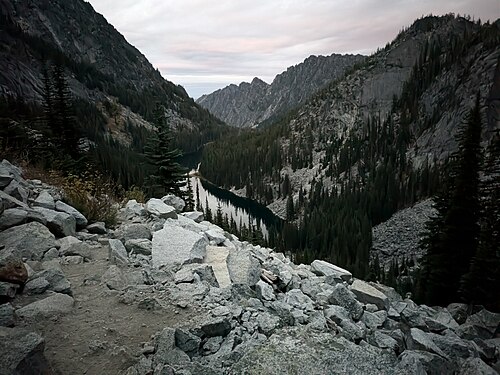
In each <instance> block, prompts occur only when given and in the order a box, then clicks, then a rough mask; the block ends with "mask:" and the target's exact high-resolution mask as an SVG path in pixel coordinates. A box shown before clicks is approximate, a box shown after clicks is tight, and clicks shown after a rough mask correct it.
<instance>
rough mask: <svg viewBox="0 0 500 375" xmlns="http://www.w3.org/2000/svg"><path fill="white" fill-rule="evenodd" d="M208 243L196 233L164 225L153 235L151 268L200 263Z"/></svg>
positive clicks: (167, 224)
mask: <svg viewBox="0 0 500 375" xmlns="http://www.w3.org/2000/svg"><path fill="white" fill-rule="evenodd" d="M207 245H208V241H207V239H206V238H205V237H203V236H202V235H200V234H198V233H194V232H192V231H189V230H187V229H184V228H180V227H177V226H174V225H171V224H169V223H168V222H167V223H165V226H164V227H163V229H161V230H159V231H157V232H155V233H154V234H153V248H152V251H151V254H152V257H153V266H154V267H155V268H160V267H162V266H166V265H171V264H185V263H201V262H202V261H203V259H204V258H205V254H206V251H207V250H206V248H207Z"/></svg>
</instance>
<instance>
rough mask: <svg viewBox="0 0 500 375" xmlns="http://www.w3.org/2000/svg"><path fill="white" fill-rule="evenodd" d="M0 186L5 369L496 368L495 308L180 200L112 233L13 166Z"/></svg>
mask: <svg viewBox="0 0 500 375" xmlns="http://www.w3.org/2000/svg"><path fill="white" fill-rule="evenodd" d="M0 177H1V178H0V183H1V189H2V190H1V191H0V198H1V199H0V225H1V229H0V245H1V246H0V338H1V340H0V374H40V373H43V374H67V373H71V374H103V373H105V374H110V375H111V374H130V375H132V374H133V375H139V374H140V375H146V374H153V375H159V374H165V373H167V374H174V375H175V374H186V373H189V374H193V375H198V374H200V375H201V374H204V375H205V374H214V375H215V374H263V375H264V374H269V375H271V374H283V373H286V374H302V373H311V374H318V375H319V374H321V375H327V374H353V375H354V374H368V375H369V374H373V375H380V374H387V375H389V374H391V375H392V374H401V375H402V374H405V375H407V374H410V375H411V374H415V375H416V374H424V373H427V374H440V375H446V374H458V375H474V374H495V373H496V372H497V371H498V370H499V369H500V362H499V354H500V352H499V351H500V342H499V338H498V337H497V336H498V332H499V329H500V315H499V314H494V313H491V312H489V311H487V310H485V309H481V308H477V309H475V310H472V311H471V310H470V309H468V306H466V305H462V304H451V305H449V306H447V307H445V308H444V307H429V306H424V305H421V306H419V305H417V304H415V303H414V302H413V301H412V300H411V299H408V298H407V299H403V298H402V297H401V296H400V295H398V294H397V293H396V292H395V291H394V290H393V289H392V288H389V287H386V286H384V285H382V284H377V283H367V282H364V281H362V280H360V279H356V278H353V277H352V275H351V273H350V272H349V271H347V270H345V269H342V268H340V267H337V266H335V265H333V264H330V263H327V262H324V261H319V260H315V261H314V262H312V263H311V264H310V265H304V264H301V265H297V264H294V263H293V262H291V261H290V259H288V258H287V257H285V256H284V255H283V254H281V253H276V252H274V251H273V250H271V249H267V248H262V247H260V246H252V245H250V244H248V243H246V242H240V241H239V240H238V238H236V237H235V236H234V235H232V234H230V233H227V232H225V231H224V230H222V229H221V228H219V227H217V226H216V225H213V224H211V223H209V222H207V221H203V215H202V214H201V213H199V212H182V211H183V208H184V202H183V201H182V199H180V198H177V197H174V196H166V197H163V198H162V199H154V198H153V199H151V200H149V201H148V202H147V203H146V204H140V203H137V202H136V201H133V200H131V201H128V202H127V204H126V205H125V206H124V207H123V208H121V209H120V212H119V218H120V220H119V224H118V226H117V227H116V228H114V229H111V228H106V227H105V226H104V225H103V224H102V223H91V224H90V223H88V222H87V220H86V219H85V217H84V216H83V215H82V214H81V213H79V212H78V211H77V210H75V209H74V208H73V207H71V206H68V205H66V204H64V203H63V202H62V201H61V196H60V195H59V194H60V193H59V192H58V189H56V188H54V187H53V186H50V185H47V184H44V183H43V182H41V181H38V180H25V179H24V178H23V173H22V171H21V170H20V169H19V168H17V167H15V166H13V165H11V164H10V163H9V162H7V161H5V160H4V161H3V162H2V163H1V164H0ZM34 244H36V246H35V245H34Z"/></svg>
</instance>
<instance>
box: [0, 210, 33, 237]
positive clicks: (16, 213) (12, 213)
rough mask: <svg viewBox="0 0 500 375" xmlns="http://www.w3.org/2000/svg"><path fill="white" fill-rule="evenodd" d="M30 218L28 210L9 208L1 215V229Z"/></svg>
mask: <svg viewBox="0 0 500 375" xmlns="http://www.w3.org/2000/svg"><path fill="white" fill-rule="evenodd" d="M27 219H28V211H26V210H23V209H20V208H9V209H7V210H5V211H4V212H3V213H2V214H1V216H0V231H2V230H5V229H7V228H11V227H14V226H16V225H19V224H23V223H25V222H26V221H27Z"/></svg>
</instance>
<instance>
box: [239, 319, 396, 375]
mask: <svg viewBox="0 0 500 375" xmlns="http://www.w3.org/2000/svg"><path fill="white" fill-rule="evenodd" d="M245 349H246V350H245V351H244V354H243V357H242V358H241V359H240V360H239V361H238V362H237V363H235V364H234V365H233V366H232V367H231V370H230V373H234V374H259V373H260V374H267V375H281V374H336V373H339V374H346V375H354V374H356V375H357V374H364V375H380V374H397V375H399V374H401V375H402V374H403V373H399V374H398V373H397V372H394V367H395V364H396V359H395V358H394V357H393V356H391V355H389V354H387V353H384V352H383V351H382V350H380V349H378V348H375V347H373V346H364V347H361V346H358V345H355V344H353V343H351V342H349V341H347V340H345V339H343V338H340V337H335V336H333V335H332V334H331V333H322V332H319V333H315V334H311V333H310V332H309V331H308V330H306V329H304V328H297V327H293V328H285V329H281V330H279V331H276V333H275V334H273V335H272V336H271V337H270V338H269V339H268V340H267V341H266V342H264V343H262V344H261V345H258V346H255V347H253V348H248V349H247V348H245Z"/></svg>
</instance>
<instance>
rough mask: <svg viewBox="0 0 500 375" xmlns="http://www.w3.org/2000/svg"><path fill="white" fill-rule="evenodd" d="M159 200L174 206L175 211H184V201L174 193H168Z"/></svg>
mask: <svg viewBox="0 0 500 375" xmlns="http://www.w3.org/2000/svg"><path fill="white" fill-rule="evenodd" d="M161 201H162V202H163V203H165V204H166V205H168V206H171V207H174V208H175V210H176V211H177V213H181V212H182V211H184V207H185V206H186V202H184V200H183V199H182V198H179V197H176V196H175V195H172V194H168V195H165V196H164V197H163V198H161Z"/></svg>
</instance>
